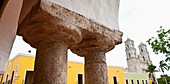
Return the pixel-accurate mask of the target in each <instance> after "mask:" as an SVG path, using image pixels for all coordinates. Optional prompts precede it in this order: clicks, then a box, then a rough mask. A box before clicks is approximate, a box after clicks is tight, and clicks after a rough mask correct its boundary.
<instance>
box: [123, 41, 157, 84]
mask: <svg viewBox="0 0 170 84" xmlns="http://www.w3.org/2000/svg"><path fill="white" fill-rule="evenodd" d="M138 48H139V54H137V53H136V48H135V46H134V41H133V40H131V39H129V38H127V40H126V41H125V52H126V57H127V65H128V72H135V73H142V74H148V73H147V72H146V70H147V68H148V65H150V64H152V61H151V60H150V56H149V52H148V50H147V46H146V45H145V44H143V43H140V45H139V46H138ZM153 76H154V78H156V76H155V74H154V75H153ZM150 79H151V80H154V79H153V78H150ZM155 82H156V83H157V80H156V81H155ZM157 84H158V83H157Z"/></svg>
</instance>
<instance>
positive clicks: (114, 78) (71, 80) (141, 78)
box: [2, 54, 151, 84]
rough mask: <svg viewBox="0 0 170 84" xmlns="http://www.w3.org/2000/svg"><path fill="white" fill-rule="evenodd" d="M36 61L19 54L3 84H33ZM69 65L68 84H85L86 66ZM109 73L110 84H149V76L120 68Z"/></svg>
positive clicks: (8, 70) (7, 69)
mask: <svg viewBox="0 0 170 84" xmlns="http://www.w3.org/2000/svg"><path fill="white" fill-rule="evenodd" d="M34 61H35V57H34V56H31V55H28V54H18V55H17V56H16V57H15V58H14V59H12V60H10V61H9V62H8V65H7V68H6V71H5V73H4V76H3V80H2V84H8V83H10V84H11V83H12V84H32V83H33V73H34ZM67 64H68V66H67V74H68V76H67V84H85V71H84V66H85V65H84V64H83V63H79V62H68V63H67ZM107 72H108V81H109V84H149V78H148V74H141V73H133V72H124V68H123V67H120V66H107ZM150 84H151V83H150Z"/></svg>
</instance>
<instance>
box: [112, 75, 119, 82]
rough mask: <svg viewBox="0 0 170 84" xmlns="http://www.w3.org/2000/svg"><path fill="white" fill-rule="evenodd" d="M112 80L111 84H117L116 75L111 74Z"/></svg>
mask: <svg viewBox="0 0 170 84" xmlns="http://www.w3.org/2000/svg"><path fill="white" fill-rule="evenodd" d="M113 82H114V83H113V84H118V83H117V77H116V76H113Z"/></svg>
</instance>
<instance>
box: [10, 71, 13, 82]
mask: <svg viewBox="0 0 170 84" xmlns="http://www.w3.org/2000/svg"><path fill="white" fill-rule="evenodd" d="M13 78H14V71H13V72H12V76H11V81H10V84H12V81H13Z"/></svg>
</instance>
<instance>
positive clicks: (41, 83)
mask: <svg viewBox="0 0 170 84" xmlns="http://www.w3.org/2000/svg"><path fill="white" fill-rule="evenodd" d="M67 49H68V45H67V43H65V42H64V41H61V40H45V41H41V42H39V43H38V44H37V55H36V61H35V68H34V81H33V84H67V81H66V80H67Z"/></svg>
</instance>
